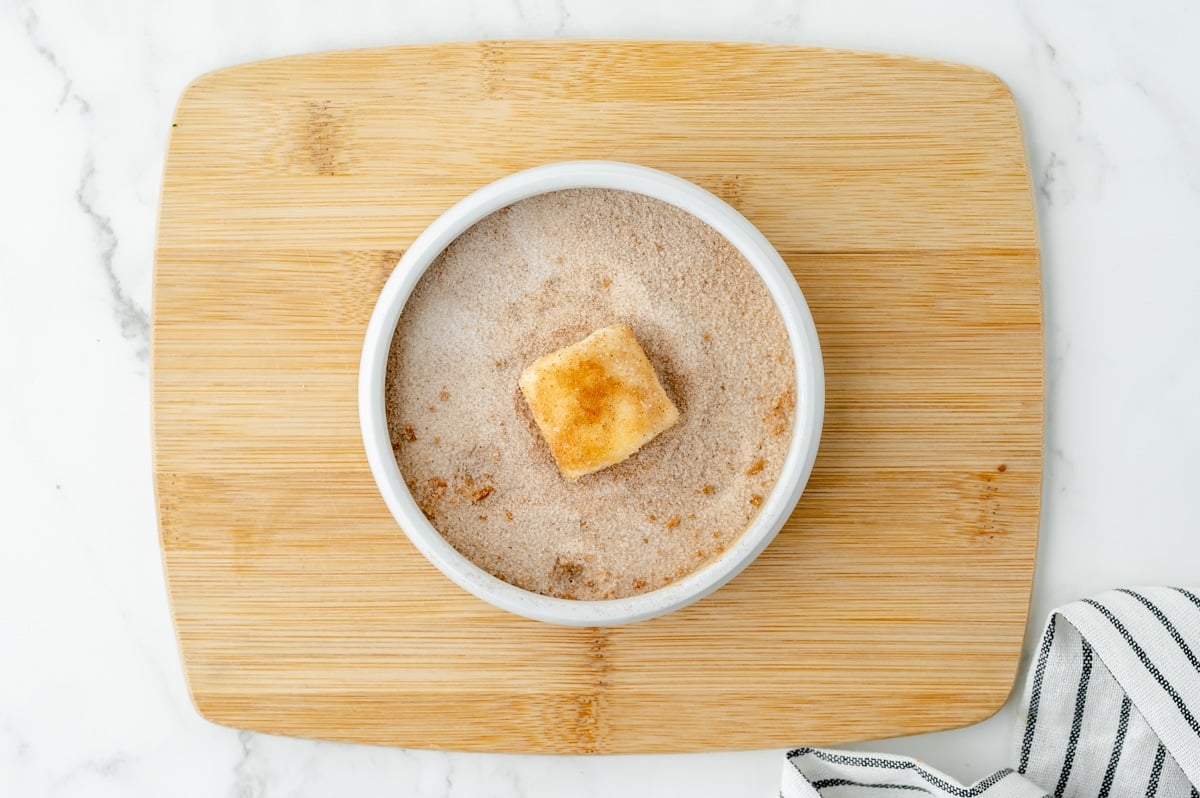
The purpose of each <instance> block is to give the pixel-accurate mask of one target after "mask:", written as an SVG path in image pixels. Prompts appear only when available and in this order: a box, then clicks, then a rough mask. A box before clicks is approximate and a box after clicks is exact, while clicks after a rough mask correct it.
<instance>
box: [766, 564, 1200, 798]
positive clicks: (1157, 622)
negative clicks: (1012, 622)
mask: <svg viewBox="0 0 1200 798" xmlns="http://www.w3.org/2000/svg"><path fill="white" fill-rule="evenodd" d="M1198 657H1200V596H1197V595H1196V593H1194V592H1192V591H1189V590H1184V589H1182V588H1167V587H1151V588H1141V589H1137V590H1114V591H1111V592H1108V593H1104V594H1102V595H1100V596H1097V597H1096V598H1094V599H1084V600H1083V601H1077V602H1075V603H1073V604H1068V605H1067V606H1065V607H1060V608H1059V609H1057V610H1055V611H1054V612H1052V613H1051V614H1050V620H1049V621H1048V622H1047V624H1046V631H1045V633H1044V634H1043V635H1042V642H1041V645H1040V646H1039V647H1038V652H1037V660H1036V662H1034V664H1033V669H1032V672H1031V675H1030V678H1029V682H1028V684H1027V686H1026V689H1025V696H1024V701H1023V702H1022V706H1021V715H1020V716H1021V718H1022V719H1023V722H1021V723H1019V724H1018V727H1017V734H1016V738H1017V739H1016V741H1015V742H1016V745H1015V747H1016V751H1015V753H1014V755H1013V758H1014V760H1015V762H1014V763H1013V764H1014V767H1013V768H1012V769H1005V770H1001V771H999V772H997V773H994V774H992V775H991V776H988V777H987V778H985V779H982V780H981V781H979V782H977V783H976V784H974V785H972V786H969V787H966V786H963V785H962V784H959V783H958V782H956V781H954V780H953V779H952V778H950V777H949V776H947V775H945V774H944V773H940V772H938V771H937V770H934V769H933V768H931V767H929V766H927V765H925V764H923V763H921V762H918V761H916V760H914V759H909V758H907V757H900V756H890V755H882V754H880V755H870V754H860V753H857V752H850V751H829V750H825V749H820V748H797V749H796V750H794V751H789V752H788V755H787V761H786V762H785V763H784V767H783V788H782V789H781V790H780V796H781V797H782V798H813V797H815V796H823V797H825V798H856V797H860V796H870V797H871V798H892V796H903V798H911V796H914V795H932V796H956V798H957V797H963V796H970V797H971V798H1042V797H1043V796H1048V795H1054V796H1072V798H1085V797H1086V798H1097V796H1100V797H1101V798H1103V797H1104V796H1113V798H1125V796H1142V795H1145V796H1158V797H1159V798H1200V790H1198V789H1197V788H1198V787H1200V659H1198Z"/></svg>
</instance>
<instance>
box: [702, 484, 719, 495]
mask: <svg viewBox="0 0 1200 798" xmlns="http://www.w3.org/2000/svg"><path fill="white" fill-rule="evenodd" d="M715 490H716V488H714V487H713V486H712V485H705V486H704V487H703V488H701V489H700V492H701V493H703V494H704V495H705V496H711V495H713V492H714V491H715Z"/></svg>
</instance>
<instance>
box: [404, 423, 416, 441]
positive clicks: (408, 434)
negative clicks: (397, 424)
mask: <svg viewBox="0 0 1200 798" xmlns="http://www.w3.org/2000/svg"><path fill="white" fill-rule="evenodd" d="M404 440H406V441H408V442H409V443H416V442H417V431H416V430H415V429H413V425H412V424H405V425H404Z"/></svg>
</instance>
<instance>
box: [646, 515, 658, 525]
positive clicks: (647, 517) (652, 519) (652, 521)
mask: <svg viewBox="0 0 1200 798" xmlns="http://www.w3.org/2000/svg"><path fill="white" fill-rule="evenodd" d="M646 520H647V521H649V522H650V523H652V524H653V523H654V522H655V521H657V520H658V516H657V515H655V514H654V513H647V514H646Z"/></svg>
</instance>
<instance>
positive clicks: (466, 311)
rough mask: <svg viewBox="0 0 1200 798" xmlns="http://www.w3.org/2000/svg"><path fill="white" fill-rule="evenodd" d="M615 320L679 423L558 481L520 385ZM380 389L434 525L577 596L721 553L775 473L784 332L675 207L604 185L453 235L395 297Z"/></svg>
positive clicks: (786, 420)
mask: <svg viewBox="0 0 1200 798" xmlns="http://www.w3.org/2000/svg"><path fill="white" fill-rule="evenodd" d="M618 323H624V324H627V325H629V327H630V328H632V329H633V332H634V334H635V335H636V336H637V339H638V341H639V342H640V343H641V345H642V347H643V349H645V351H646V354H647V356H648V357H649V358H650V361H651V363H653V365H654V367H655V369H656V371H657V372H658V374H659V376H660V378H661V379H662V382H663V385H664V387H665V389H666V391H667V393H668V395H669V396H670V397H671V399H672V400H673V401H674V403H675V405H676V407H678V408H679V411H680V414H681V417H680V421H679V423H678V424H677V425H676V426H675V427H673V428H671V429H669V430H667V431H666V432H664V433H662V434H661V435H659V436H658V437H657V438H655V439H654V440H652V441H651V442H650V443H649V444H647V445H646V446H645V447H643V448H642V449H641V450H640V451H639V452H638V453H637V454H635V455H633V456H632V457H630V458H629V459H628V460H625V461H624V462H622V463H619V464H617V465H615V466H611V467H609V468H606V469H604V470H602V471H598V472H596V473H594V474H590V475H588V476H585V477H582V478H580V479H579V480H578V481H576V482H570V481H568V480H566V479H564V478H563V477H562V476H561V475H560V474H559V471H558V468H557V467H556V466H555V463H554V460H553V459H552V458H551V456H550V452H549V450H548V448H547V446H546V443H545V442H544V441H543V440H542V438H541V435H540V433H539V431H538V429H537V426H536V425H535V424H534V421H533V418H532V416H531V414H530V412H529V409H528V407H527V406H526V404H525V401H524V399H523V398H522V396H521V393H520V391H519V389H518V387H517V379H518V377H519V376H520V374H521V371H522V370H523V369H524V368H525V367H526V366H527V365H529V364H530V363H531V362H533V361H534V360H536V359H537V358H538V357H540V356H542V355H544V354H546V353H547V352H552V351H554V350H556V349H559V348H561V347H563V346H566V345H568V344H573V343H575V342H576V341H579V340H581V339H583V338H584V337H586V336H587V335H588V334H589V333H591V332H592V331H594V330H596V329H597V328H600V327H605V326H608V325H612V324H618ZM386 391H387V394H386V398H387V414H388V426H389V430H390V433H391V439H392V447H393V449H394V450H395V452H396V460H397V462H398V464H399V466H400V471H401V473H402V474H403V475H404V479H405V481H406V482H407V484H408V487H409V489H410V490H411V491H412V493H413V495H414V497H415V498H416V500H417V502H418V504H420V506H421V509H422V510H423V511H424V512H425V514H426V516H428V518H429V519H430V521H431V522H432V523H433V525H434V527H435V528H436V529H437V530H438V531H439V532H440V533H441V534H442V535H443V536H444V537H445V538H446V539H447V540H448V541H449V542H450V543H451V544H452V545H453V546H454V547H455V548H456V549H458V550H459V551H460V552H462V554H463V555H465V556H466V557H467V558H469V559H470V560H472V561H473V562H475V563H476V564H478V565H479V566H480V567H482V568H484V569H486V570H487V571H489V572H491V573H493V574H495V575H496V576H498V577H499V578H501V579H503V580H505V581H507V582H510V583H512V584H514V585H517V586H519V587H523V588H525V589H527V590H532V591H535V592H538V593H543V594H547V595H552V596H559V597H563V598H571V599H587V600H590V599H607V598H620V597H624V596H631V595H635V594H638V593H644V592H647V591H650V590H654V589H656V588H659V587H662V586H663V585H665V584H667V583H669V582H671V581H673V580H675V579H678V578H680V577H682V576H685V575H687V574H688V573H690V572H691V571H693V570H695V569H696V568H697V567H698V566H700V565H702V564H704V563H705V562H706V561H707V560H708V559H710V558H711V557H713V556H715V555H717V554H719V553H720V552H722V551H724V550H725V548H726V547H727V546H729V545H730V544H731V543H732V542H733V541H734V540H736V539H737V538H738V536H739V535H741V533H742V532H743V531H744V530H745V528H746V526H747V525H748V523H749V522H750V521H751V520H752V519H753V517H754V516H755V515H756V514H757V513H758V508H759V506H760V505H761V504H762V502H763V499H764V497H765V496H766V495H767V494H768V493H769V492H770V490H771V487H772V485H773V484H774V483H775V480H776V479H777V478H778V476H779V472H780V469H781V467H782V465H783V460H784V457H785V455H786V452H787V446H788V443H789V440H790V438H791V430H792V419H793V415H794V411H795V371H794V365H793V362H792V356H791V350H790V348H789V346H788V339H787V333H786V331H785V330H784V327H783V323H782V321H781V319H780V317H779V312H778V311H777V310H776V308H775V304H774V302H773V301H772V300H771V297H770V294H768V292H767V290H766V287H765V286H764V285H763V283H762V281H761V280H760V279H759V277H758V275H757V274H756V273H755V272H754V269H753V268H752V267H751V266H750V264H749V263H747V262H746V261H745V259H744V258H742V256H741V255H740V254H739V253H738V252H737V250H736V249H735V248H734V247H733V246H732V245H731V244H729V243H728V242H727V241H726V240H725V239H724V238H722V237H721V236H719V235H718V234H717V233H716V232H715V231H714V230H713V229H712V228H710V227H708V226H707V225H706V224H704V223H703V222H701V221H700V220H699V219H696V218H695V217H693V216H691V215H690V214H688V213H686V212H684V211H682V210H679V209H677V208H675V207H674V206H671V205H668V204H666V203H663V202H660V201H658V200H654V199H651V198H649V197H644V196H641V195H638V194H632V193H628V192H622V191H612V190H607V189H575V190H570V191H558V192H554V193H551V194H544V195H540V196H536V197H532V198H530V199H526V200H522V201H521V202H518V203H516V204H514V205H512V206H510V207H508V208H505V209H503V210H501V211H498V212H496V213H494V214H492V215H491V216H489V217H487V218H486V219H484V220H482V221H481V222H479V223H478V224H476V225H475V226H474V227H472V228H471V229H470V230H468V231H467V232H465V233H464V234H463V235H461V236H460V237H459V238H458V239H457V240H455V241H454V242H453V243H452V244H451V245H450V246H449V247H448V248H447V249H446V251H445V252H444V253H442V255H441V256H439V258H438V259H437V261H436V262H435V263H434V264H433V265H432V266H431V267H430V269H429V270H428V271H427V272H426V273H425V275H424V276H423V277H422V278H421V280H420V282H419V283H418V284H417V287H416V289H415V290H414V292H413V294H412V296H411V297H410V298H409V300H408V303H407V304H406V305H405V308H404V312H403V313H402V315H401V317H400V322H399V324H398V325H397V327H396V334H395V336H394V338H393V341H392V348H391V353H390V356H389V360H388V375H387V389H386Z"/></svg>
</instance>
